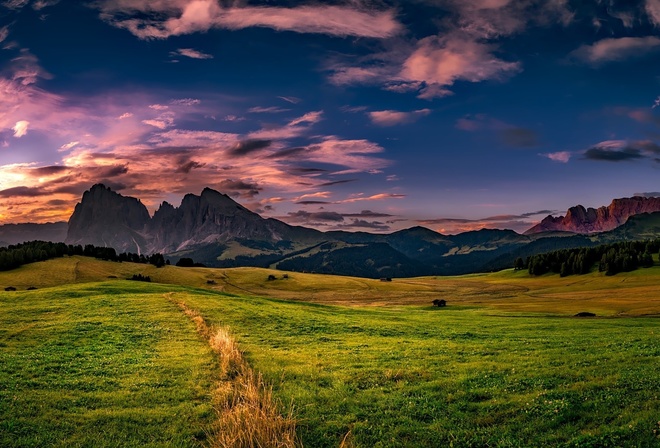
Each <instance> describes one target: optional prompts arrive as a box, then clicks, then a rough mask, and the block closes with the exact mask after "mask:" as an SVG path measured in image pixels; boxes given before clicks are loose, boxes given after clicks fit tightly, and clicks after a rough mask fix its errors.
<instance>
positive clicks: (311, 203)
mask: <svg viewBox="0 0 660 448" xmlns="http://www.w3.org/2000/svg"><path fill="white" fill-rule="evenodd" d="M296 204H300V205H317V204H332V202H328V201H298V202H296Z"/></svg>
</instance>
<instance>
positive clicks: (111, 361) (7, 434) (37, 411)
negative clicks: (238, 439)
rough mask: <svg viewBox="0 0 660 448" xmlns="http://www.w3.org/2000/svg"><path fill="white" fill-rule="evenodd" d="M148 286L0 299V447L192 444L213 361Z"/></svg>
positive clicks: (207, 413)
mask: <svg viewBox="0 0 660 448" xmlns="http://www.w3.org/2000/svg"><path fill="white" fill-rule="evenodd" d="M119 286H120V287H119ZM153 289H154V287H153V286H152V289H150V290H149V291H147V290H146V289H145V288H144V287H142V286H141V285H139V286H137V285H134V284H132V283H131V282H122V284H121V285H116V286H115V285H114V284H113V285H94V286H88V285H77V286H66V287H56V288H51V289H48V290H43V291H31V292H16V293H12V294H8V293H2V294H0V309H1V310H2V311H1V312H0V446H2V447H46V446H53V447H58V446H59V447H84V446H95V447H116V446H134V447H164V446H173V447H195V446H199V442H200V441H203V440H204V439H205V438H206V433H205V430H206V428H208V427H209V425H210V424H211V423H212V421H213V411H212V407H211V404H210V402H209V400H208V396H209V392H210V390H211V378H212V373H213V372H214V371H215V370H216V366H215V364H214V358H213V356H212V352H211V350H210V349H209V347H208V346H207V345H206V344H204V343H203V342H202V341H200V339H199V338H198V336H197V334H196V333H195V330H194V325H193V324H192V323H191V322H190V321H189V320H187V319H185V317H184V318H182V314H181V312H180V310H179V309H178V308H177V307H176V305H173V304H171V303H169V302H167V301H166V300H164V299H163V297H162V292H154V290H153ZM155 289H157V288H155Z"/></svg>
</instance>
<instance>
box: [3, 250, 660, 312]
mask: <svg viewBox="0 0 660 448" xmlns="http://www.w3.org/2000/svg"><path fill="white" fill-rule="evenodd" d="M656 261H657V258H656ZM135 274H141V275H144V276H149V277H150V278H151V280H152V282H154V283H160V284H166V285H173V286H182V287H191V288H197V289H205V290H208V291H214V292H220V293H227V294H238V295H248V296H253V297H257V296H260V297H273V298H278V299H284V300H291V301H303V302H311V303H317V304H326V305H327V304H332V305H343V306H408V305H412V306H427V305H429V304H430V303H431V302H432V301H433V300H434V299H446V300H447V301H448V302H449V303H450V304H451V305H460V306H468V307H474V306H477V307H479V308H485V309H489V310H497V311H502V312H533V313H544V314H555V315H570V316H572V315H573V314H575V313H578V312H580V311H593V312H595V313H596V314H598V315H599V316H642V315H659V314H660V298H658V297H657V294H656V290H657V285H658V282H660V266H655V267H652V268H643V269H640V270H638V271H634V272H628V273H620V274H617V275H615V276H611V277H608V276H605V274H604V273H599V272H592V273H590V274H586V275H582V276H579V277H564V278H560V277H559V276H558V275H544V276H540V277H532V276H530V275H529V274H528V273H527V272H526V271H513V270H505V271H501V272H497V273H490V274H472V275H463V276H454V277H417V278H405V279H399V278H395V279H393V280H392V281H391V282H384V281H380V280H372V279H365V278H360V277H347V276H336V275H322V274H311V273H300V272H282V271H279V270H273V269H264V268H252V267H242V268H223V269H214V268H179V267H176V266H164V267H161V268H156V267H155V266H153V265H149V264H136V263H127V262H124V263H116V262H109V261H101V260H96V259H94V258H89V257H79V256H74V257H65V258H60V259H55V260H48V261H43V262H38V263H32V264H28V265H25V266H22V267H21V268H18V269H15V270H12V271H7V272H0V291H2V290H3V289H4V288H5V287H7V286H13V287H15V288H17V289H18V290H19V291H24V290H26V289H27V288H30V287H36V288H38V290H41V289H43V288H51V287H57V286H62V285H67V284H78V283H90V282H92V283H93V282H117V283H118V284H125V283H126V282H125V279H128V278H131V277H132V276H133V275H135ZM270 276H272V279H269V277H270Z"/></svg>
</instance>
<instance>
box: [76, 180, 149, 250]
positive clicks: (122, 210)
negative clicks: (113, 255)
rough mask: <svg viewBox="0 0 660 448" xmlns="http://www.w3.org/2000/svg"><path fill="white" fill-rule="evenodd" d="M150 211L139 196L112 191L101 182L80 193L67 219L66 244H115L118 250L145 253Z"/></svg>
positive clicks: (112, 245) (113, 245)
mask: <svg viewBox="0 0 660 448" xmlns="http://www.w3.org/2000/svg"><path fill="white" fill-rule="evenodd" d="M150 221H151V216H149V211H148V210H147V208H146V207H145V206H144V204H142V202H140V200H139V199H135V198H131V197H125V196H122V195H120V194H119V193H115V192H114V191H112V190H111V189H110V188H107V187H105V186H104V185H102V184H97V185H94V186H93V187H92V188H91V189H90V190H89V191H86V192H85V193H83V196H82V200H81V201H80V202H79V203H78V204H77V205H76V208H75V209H74V211H73V214H72V215H71V218H69V228H68V231H67V236H66V240H65V242H66V243H67V244H83V245H84V244H93V245H95V246H101V247H104V246H107V247H114V248H115V249H117V250H118V251H120V252H135V253H141V252H144V251H145V249H146V248H147V237H146V236H145V234H144V230H145V227H146V225H147V224H148V223H149V222H150Z"/></svg>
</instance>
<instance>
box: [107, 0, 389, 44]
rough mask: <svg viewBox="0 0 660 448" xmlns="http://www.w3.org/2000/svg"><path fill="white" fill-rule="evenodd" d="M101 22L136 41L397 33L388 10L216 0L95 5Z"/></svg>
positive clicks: (139, 0)
mask: <svg viewBox="0 0 660 448" xmlns="http://www.w3.org/2000/svg"><path fill="white" fill-rule="evenodd" d="M97 6H98V7H99V8H100V10H101V18H103V19H104V20H106V21H107V22H109V23H110V24H112V25H114V26H116V27H119V28H124V29H126V30H128V31H130V32H131V33H132V34H133V35H135V36H137V37H139V38H141V39H165V38H168V37H171V36H181V35H185V34H192V33H200V32H206V31H208V30H210V29H212V28H224V29H230V30H240V29H244V28H250V27H264V28H271V29H274V30H277V31H293V32H297V33H318V34H328V35H331V36H338V37H348V36H355V37H371V38H379V39H382V38H386V37H391V36H394V35H395V34H397V33H399V32H400V31H401V25H400V24H399V23H398V22H397V20H396V17H395V12H394V11H392V10H368V9H357V8H351V7H349V6H334V5H322V4H318V5H313V6H311V5H302V6H298V7H292V8H285V7H274V6H271V7H266V6H262V7H258V6H253V7H249V6H245V7H227V8H223V7H221V6H220V5H219V4H218V2H217V1H216V0H171V1H156V2H149V1H148V0H137V1H127V0H125V1H116V0H106V1H101V2H100V3H97Z"/></svg>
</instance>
